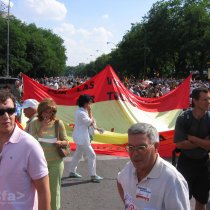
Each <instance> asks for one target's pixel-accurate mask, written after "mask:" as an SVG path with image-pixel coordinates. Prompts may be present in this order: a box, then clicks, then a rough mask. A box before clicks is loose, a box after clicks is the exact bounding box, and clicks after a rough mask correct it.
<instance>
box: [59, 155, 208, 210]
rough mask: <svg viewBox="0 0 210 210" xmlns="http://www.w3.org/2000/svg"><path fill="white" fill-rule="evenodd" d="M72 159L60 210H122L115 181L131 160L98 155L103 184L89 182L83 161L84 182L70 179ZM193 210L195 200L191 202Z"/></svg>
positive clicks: (98, 166) (66, 165) (63, 184)
mask: <svg viewBox="0 0 210 210" xmlns="http://www.w3.org/2000/svg"><path fill="white" fill-rule="evenodd" d="M70 160H71V158H66V159H65V170H64V175H63V179H62V189H61V209H60V210H122V209H124V206H123V203H122V201H121V199H120V197H119V195H118V191H117V186H116V177H117V174H118V172H119V171H120V170H121V169H122V168H123V167H124V165H125V164H126V162H128V160H129V159H128V158H121V157H114V156H105V155H97V174H98V175H100V176H102V177H103V178H104V180H102V181H101V183H92V182H90V177H89V176H88V167H87V161H84V160H82V161H81V162H80V164H79V167H78V172H79V173H80V174H82V176H83V178H81V179H70V178H68V174H69V173H68V168H69V162H70ZM191 206H192V209H193V206H194V200H193V199H192V200H191ZM207 210H210V202H209V203H208V207H207Z"/></svg>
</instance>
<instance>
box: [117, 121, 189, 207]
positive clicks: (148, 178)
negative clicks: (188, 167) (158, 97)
mask: <svg viewBox="0 0 210 210" xmlns="http://www.w3.org/2000/svg"><path fill="white" fill-rule="evenodd" d="M158 144H159V135H158V132H157V130H156V129H155V128H154V127H153V126H152V125H150V124H146V123H137V124H134V125H132V126H131V127H130V128H129V129H128V145H127V146H126V150H127V151H128V153H129V156H130V159H131V161H130V162H128V163H127V165H126V166H125V167H124V169H123V170H122V171H121V172H120V173H119V174H118V178H117V186H118V191H119V194H120V197H121V199H122V200H123V202H124V204H125V209H126V210H129V209H133V210H144V209H145V210H146V209H147V210H148V209H150V210H152V209H153V210H190V202H189V192H188V185H187V182H186V181H185V179H184V177H183V176H182V175H181V174H180V173H179V172H178V171H177V170H176V168H175V167H173V166H172V165H171V164H170V163H168V162H167V161H165V160H163V159H162V158H161V157H160V156H159V154H158Z"/></svg>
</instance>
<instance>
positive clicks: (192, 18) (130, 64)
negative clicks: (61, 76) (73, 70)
mask: <svg viewBox="0 0 210 210" xmlns="http://www.w3.org/2000/svg"><path fill="white" fill-rule="evenodd" d="M106 57H107V58H105V57H104V59H103V61H101V58H98V59H97V60H96V61H95V62H94V63H91V64H88V65H87V67H88V68H87V69H90V68H92V69H94V71H96V72H98V71H100V70H101V69H102V68H101V67H102V66H103V65H104V64H105V63H104V61H106V64H111V65H112V66H113V68H114V69H115V70H116V71H117V72H118V75H120V76H122V77H123V76H124V75H134V76H137V77H145V76H155V75H159V76H167V75H170V76H180V77H183V76H186V75H188V74H189V72H190V71H192V70H199V71H200V72H201V73H202V71H203V70H205V69H206V63H207V62H208V61H210V1H209V0H169V1H158V2H156V3H155V4H153V6H152V8H151V9H150V11H149V12H148V13H147V15H146V16H145V17H143V21H141V22H139V23H135V24H132V27H131V29H130V31H128V32H127V33H126V34H125V35H124V37H123V38H122V41H121V42H120V43H119V44H118V47H117V48H116V49H115V50H113V51H112V52H111V53H110V54H109V55H106ZM95 67H97V69H96V68H95Z"/></svg>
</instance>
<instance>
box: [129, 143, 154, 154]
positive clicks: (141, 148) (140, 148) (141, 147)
mask: <svg viewBox="0 0 210 210" xmlns="http://www.w3.org/2000/svg"><path fill="white" fill-rule="evenodd" d="M150 145H152V144H147V145H139V146H131V145H127V146H126V147H125V149H126V151H127V152H134V151H135V150H136V151H137V152H145V151H146V149H147V148H148V147H149V146H150Z"/></svg>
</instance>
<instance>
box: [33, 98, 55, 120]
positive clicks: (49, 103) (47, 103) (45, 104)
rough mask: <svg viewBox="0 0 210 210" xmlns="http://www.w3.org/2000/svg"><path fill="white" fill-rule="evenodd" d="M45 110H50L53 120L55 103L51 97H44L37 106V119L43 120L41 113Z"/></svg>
mask: <svg viewBox="0 0 210 210" xmlns="http://www.w3.org/2000/svg"><path fill="white" fill-rule="evenodd" d="M47 110H51V111H52V116H51V120H55V116H56V112H57V105H56V103H55V101H54V100H53V99H52V98H45V99H44V100H42V101H41V102H40V103H39V106H38V108H37V114H38V115H37V117H38V119H39V121H43V117H42V113H43V112H45V111H47Z"/></svg>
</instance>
